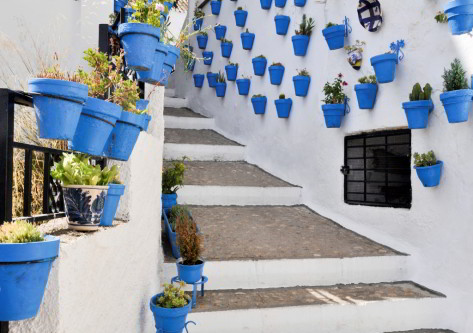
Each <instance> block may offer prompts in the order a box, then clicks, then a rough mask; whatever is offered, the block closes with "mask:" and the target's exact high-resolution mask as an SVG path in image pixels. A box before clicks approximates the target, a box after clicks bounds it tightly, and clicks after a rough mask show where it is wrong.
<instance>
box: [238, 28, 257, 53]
mask: <svg viewBox="0 0 473 333" xmlns="http://www.w3.org/2000/svg"><path fill="white" fill-rule="evenodd" d="M255 36H256V35H255V34H254V33H251V32H249V31H248V29H246V31H245V32H242V33H241V35H240V37H241V45H242V47H243V50H251V49H252V48H253V43H254V41H255Z"/></svg>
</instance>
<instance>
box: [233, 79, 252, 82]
mask: <svg viewBox="0 0 473 333" xmlns="http://www.w3.org/2000/svg"><path fill="white" fill-rule="evenodd" d="M236 81H237V82H250V79H237V80H236Z"/></svg>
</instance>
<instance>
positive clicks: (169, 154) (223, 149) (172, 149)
mask: <svg viewBox="0 0 473 333" xmlns="http://www.w3.org/2000/svg"><path fill="white" fill-rule="evenodd" d="M184 156H187V157H189V158H190V159H191V160H192V161H244V160H245V157H246V154H245V147H243V146H223V145H193V144H180V143H165V144H164V159H165V160H178V159H182V158H183V157H184Z"/></svg>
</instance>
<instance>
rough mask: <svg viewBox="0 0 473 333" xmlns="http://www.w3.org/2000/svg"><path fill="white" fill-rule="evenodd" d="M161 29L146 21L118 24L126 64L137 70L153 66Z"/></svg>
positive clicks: (145, 69)
mask: <svg viewBox="0 0 473 333" xmlns="http://www.w3.org/2000/svg"><path fill="white" fill-rule="evenodd" d="M160 35H161V30H160V29H159V28H156V27H153V26H151V25H149V24H144V23H124V24H120V25H119V26H118V37H119V38H120V42H121V44H122V46H123V49H124V50H125V60H126V65H127V67H128V68H129V69H132V70H135V71H149V70H151V68H152V67H153V63H154V61H155V57H156V52H155V50H156V49H157V48H158V43H159V37H160Z"/></svg>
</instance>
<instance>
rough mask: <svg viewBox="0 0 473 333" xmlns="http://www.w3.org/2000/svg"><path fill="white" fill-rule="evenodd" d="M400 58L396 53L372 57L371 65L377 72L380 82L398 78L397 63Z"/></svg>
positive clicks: (377, 78)
mask: <svg viewBox="0 0 473 333" xmlns="http://www.w3.org/2000/svg"><path fill="white" fill-rule="evenodd" d="M397 64H398V58H397V54H396V53H386V54H380V55H378V56H375V57H373V58H371V66H373V68H374V71H375V73H376V80H378V82H379V83H389V82H393V81H394V79H395V78H396V65H397Z"/></svg>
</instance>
